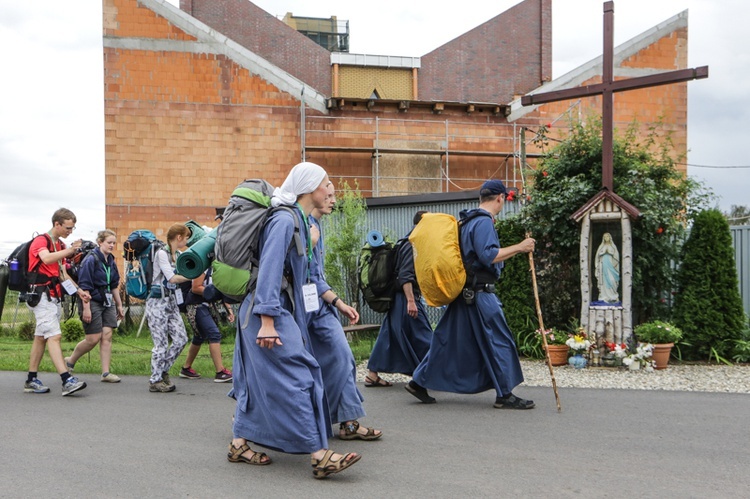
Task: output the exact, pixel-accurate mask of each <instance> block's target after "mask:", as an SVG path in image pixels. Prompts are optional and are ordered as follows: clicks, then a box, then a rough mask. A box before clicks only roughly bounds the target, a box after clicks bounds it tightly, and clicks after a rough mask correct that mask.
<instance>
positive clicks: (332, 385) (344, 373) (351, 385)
mask: <svg viewBox="0 0 750 499" xmlns="http://www.w3.org/2000/svg"><path fill="white" fill-rule="evenodd" d="M310 221H311V222H312V223H313V224H315V225H316V226H317V227H318V229H319V230H321V229H320V223H318V221H317V220H316V219H315V218H314V217H310ZM323 258H324V245H323V232H322V230H321V232H320V239H319V240H318V244H316V245H315V248H314V249H313V266H312V270H311V280H312V281H313V282H314V283H315V285H316V288H317V290H318V297H319V298H318V300H319V306H320V308H319V309H318V311H317V312H312V313H310V314H308V329H309V331H310V341H311V343H312V348H313V352H314V354H315V358H316V359H317V360H318V363H319V364H320V368H321V370H322V371H323V385H324V386H325V392H326V399H327V400H328V408H329V410H330V416H331V422H333V423H342V422H345V421H353V420H356V419H359V418H361V417H364V416H365V410H364V407H363V406H362V402H363V401H364V398H363V397H362V394H361V393H360V391H359V389H358V388H357V364H356V362H355V360H354V355H353V354H352V350H351V348H350V347H349V343H348V342H347V341H346V334H345V333H344V328H343V327H342V326H341V322H339V318H338V313H337V311H336V308H335V307H333V306H332V305H329V304H328V303H326V302H325V301H324V300H323V299H322V298H320V296H321V295H322V294H323V293H325V292H326V291H328V290H329V289H331V286H329V285H328V283H327V282H326V281H325V277H324V272H323V262H324V260H323Z"/></svg>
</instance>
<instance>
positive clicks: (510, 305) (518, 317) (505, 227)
mask: <svg viewBox="0 0 750 499" xmlns="http://www.w3.org/2000/svg"><path fill="white" fill-rule="evenodd" d="M495 228H496V229H497V235H498V237H499V238H500V244H501V245H502V246H510V245H513V244H516V243H518V242H520V241H522V240H523V239H524V238H525V237H526V233H525V230H524V228H523V225H522V224H521V220H520V219H519V218H518V217H508V218H505V219H503V220H500V221H498V222H497V224H496V225H495ZM529 270H530V266H529V257H528V256H527V255H525V254H523V255H516V256H515V257H513V258H509V259H508V260H506V261H505V266H504V267H503V271H502V273H501V274H500V279H499V280H498V283H497V296H498V298H499V299H500V301H501V302H502V304H503V312H504V313H505V319H506V320H507V321H508V326H509V327H510V330H511V331H512V332H513V336H514V337H515V340H516V347H517V348H518V351H519V352H520V353H521V354H523V355H526V356H529V357H535V356H537V355H539V352H541V350H539V352H536V351H535V350H538V349H536V348H535V346H537V345H538V343H539V341H538V339H535V334H534V332H535V331H536V330H537V329H538V328H539V326H538V325H537V316H536V309H535V307H534V290H533V287H532V282H531V272H530V271H529Z"/></svg>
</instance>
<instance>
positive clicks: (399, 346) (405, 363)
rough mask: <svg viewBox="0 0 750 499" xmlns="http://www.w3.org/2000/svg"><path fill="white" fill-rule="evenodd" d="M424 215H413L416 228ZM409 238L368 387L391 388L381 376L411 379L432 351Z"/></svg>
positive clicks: (401, 250)
mask: <svg viewBox="0 0 750 499" xmlns="http://www.w3.org/2000/svg"><path fill="white" fill-rule="evenodd" d="M424 213H426V212H424V211H418V212H417V213H416V214H415V215H414V220H413V222H414V225H417V224H418V223H419V221H420V220H421V219H422V215H423V214H424ZM409 234H411V232H409ZM409 234H407V235H406V237H405V238H404V239H405V242H403V243H401V244H400V246H399V248H398V253H397V255H396V272H397V276H396V282H397V284H398V289H397V290H396V295H395V296H394V297H393V303H392V304H391V308H390V310H388V314H387V315H386V316H385V319H384V320H383V323H382V324H381V326H380V332H379V333H378V339H377V341H376V342H375V346H374V347H373V349H372V353H371V354H370V360H369V362H368V364H367V369H368V373H367V377H366V378H365V386H367V387H386V386H392V383H390V382H388V381H386V380H384V379H383V378H381V377H380V375H379V374H378V373H380V372H386V373H401V374H406V375H407V376H411V375H412V373H413V372H414V369H416V368H417V366H418V365H419V363H420V362H421V361H422V359H423V358H424V356H425V355H427V350H429V348H430V340H431V339H432V326H430V321H429V319H428V318H427V312H426V311H425V307H424V305H423V304H422V300H421V299H420V292H419V284H418V283H417V277H416V275H415V273H414V251H413V249H412V246H411V244H410V243H409V239H408V238H409ZM402 241H403V240H402Z"/></svg>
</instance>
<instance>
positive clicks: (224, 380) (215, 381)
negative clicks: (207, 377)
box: [214, 378, 232, 383]
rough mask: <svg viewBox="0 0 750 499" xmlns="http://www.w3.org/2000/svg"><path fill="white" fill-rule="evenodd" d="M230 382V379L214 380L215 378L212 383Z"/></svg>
mask: <svg viewBox="0 0 750 499" xmlns="http://www.w3.org/2000/svg"><path fill="white" fill-rule="evenodd" d="M230 381H232V378H227V379H216V378H214V383H229V382H230Z"/></svg>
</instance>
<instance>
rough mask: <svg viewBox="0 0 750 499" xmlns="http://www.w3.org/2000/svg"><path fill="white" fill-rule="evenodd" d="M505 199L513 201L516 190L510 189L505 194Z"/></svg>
mask: <svg viewBox="0 0 750 499" xmlns="http://www.w3.org/2000/svg"><path fill="white" fill-rule="evenodd" d="M505 200H506V201H515V200H516V191H510V192H509V193H508V195H507V196H505Z"/></svg>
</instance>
